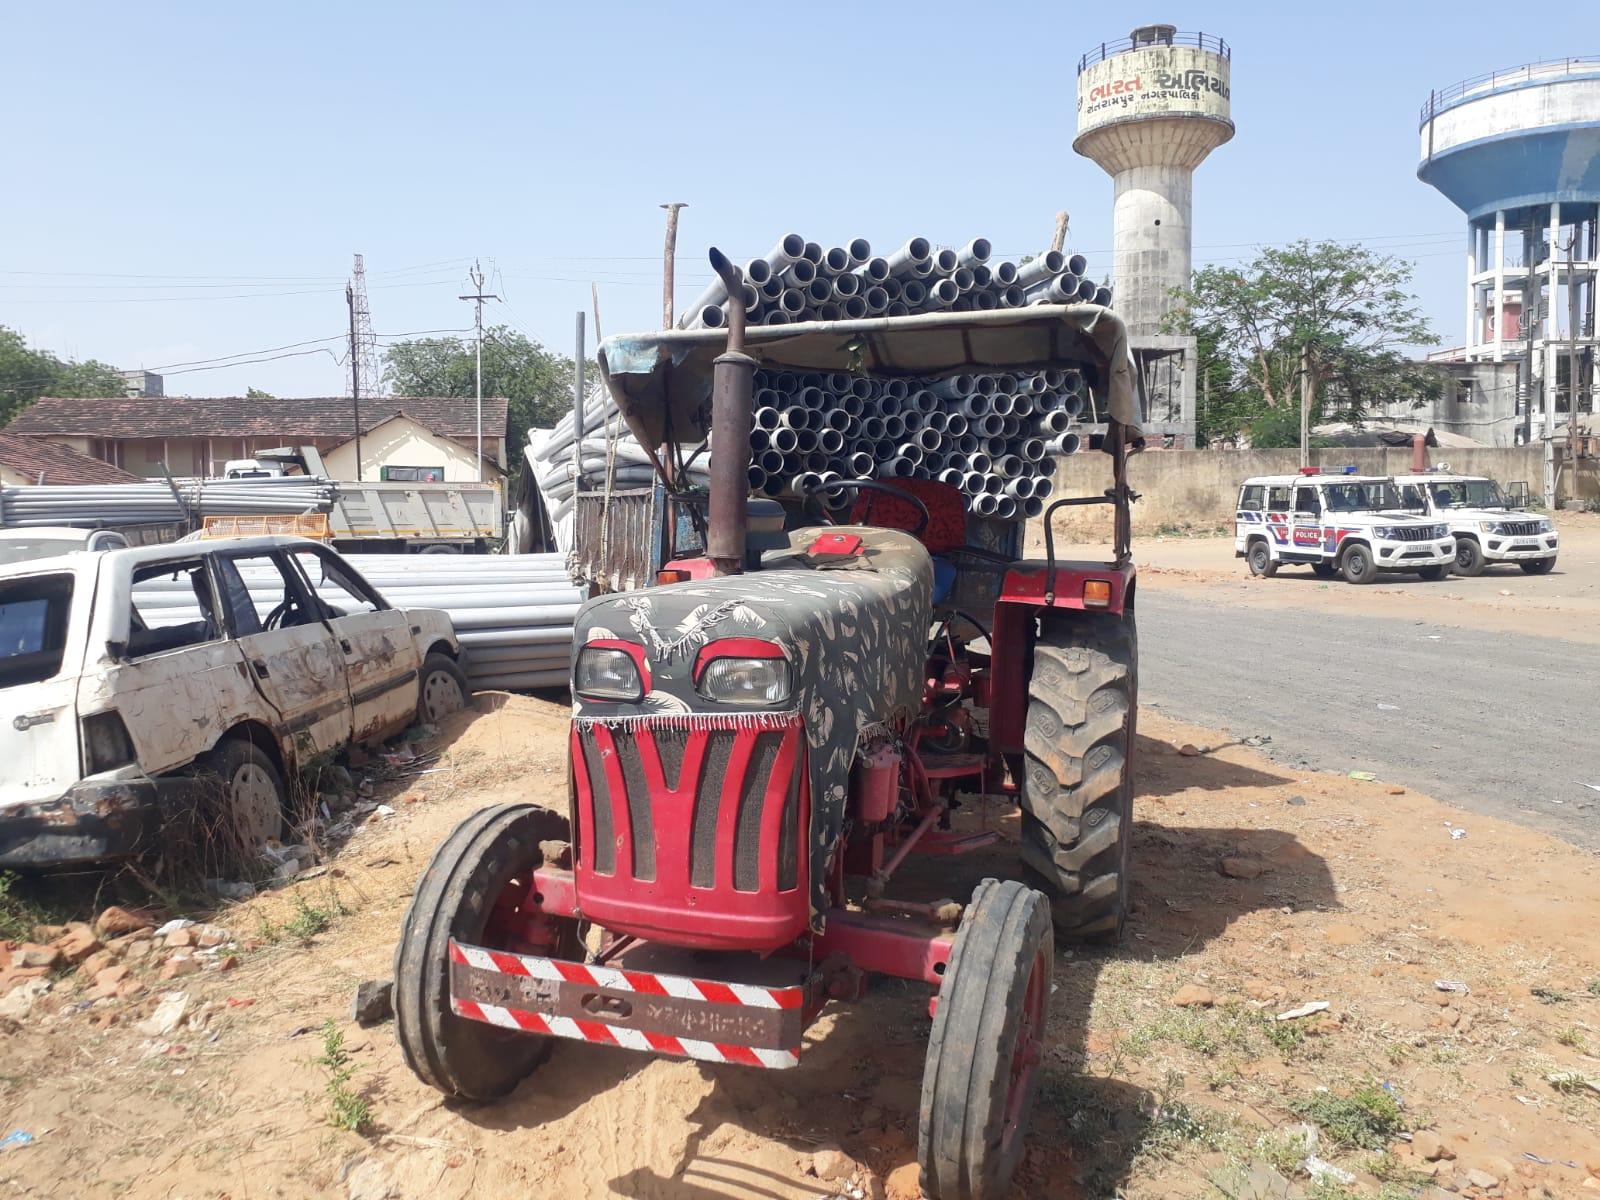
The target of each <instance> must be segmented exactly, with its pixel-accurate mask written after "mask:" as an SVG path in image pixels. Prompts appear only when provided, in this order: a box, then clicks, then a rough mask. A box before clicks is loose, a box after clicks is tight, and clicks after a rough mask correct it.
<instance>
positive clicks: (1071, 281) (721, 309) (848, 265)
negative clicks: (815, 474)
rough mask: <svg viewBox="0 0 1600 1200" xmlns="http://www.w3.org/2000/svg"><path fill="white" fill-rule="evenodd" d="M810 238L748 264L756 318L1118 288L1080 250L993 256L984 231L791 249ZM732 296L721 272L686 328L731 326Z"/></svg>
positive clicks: (1069, 298) (1001, 301)
mask: <svg viewBox="0 0 1600 1200" xmlns="http://www.w3.org/2000/svg"><path fill="white" fill-rule="evenodd" d="M811 244H812V243H807V242H806V241H805V240H804V239H803V238H801V237H800V236H799V235H798V234H793V233H791V234H786V235H784V237H782V238H780V239H779V241H778V245H777V246H776V247H774V249H773V251H772V253H771V254H769V255H768V256H767V257H766V258H765V259H759V258H758V259H752V260H751V261H750V262H749V263H746V264H745V271H746V275H747V278H748V284H749V286H748V290H747V291H746V293H745V294H744V295H743V296H741V297H739V301H740V306H741V307H742V308H744V310H745V319H746V320H747V321H749V322H750V323H751V324H752V325H790V324H794V323H797V322H800V321H839V320H854V319H859V318H861V317H866V316H891V317H903V316H907V315H909V314H911V313H928V312H940V311H946V310H947V311H950V312H972V311H985V310H988V309H993V308H1021V307H1023V306H1024V305H1028V304H1099V305H1101V306H1102V307H1109V306H1110V304H1111V288H1110V287H1109V286H1107V285H1104V284H1097V283H1095V281H1094V280H1092V279H1089V278H1087V277H1086V276H1085V275H1084V271H1085V270H1087V268H1088V265H1089V264H1088V260H1087V259H1086V258H1084V256H1083V255H1081V254H1064V253H1062V252H1061V251H1059V250H1047V251H1045V252H1044V253H1043V254H1040V255H1037V256H1035V257H1033V258H1030V259H1028V260H1027V261H1026V262H1024V263H1021V264H1020V265H1019V264H1017V263H1012V262H1004V261H991V260H990V245H989V240H988V239H987V238H981V237H979V238H973V239H972V240H971V241H969V242H968V243H967V244H966V245H964V246H962V247H961V248H960V249H959V250H955V249H949V248H941V247H936V246H934V245H933V244H932V243H931V242H929V241H928V239H927V238H922V237H914V238H908V239H907V240H906V242H905V244H904V245H903V246H901V247H900V248H899V249H898V250H896V251H894V253H892V254H890V255H889V256H888V257H887V258H873V257H872V248H871V247H870V246H869V245H868V244H867V241H866V239H865V238H856V239H854V240H853V241H851V242H850V244H849V246H848V248H845V247H836V248H834V249H832V250H828V251H825V252H823V253H822V254H821V255H820V256H819V257H817V258H816V259H814V260H813V259H811V258H809V257H805V256H802V255H795V256H790V255H788V254H787V250H791V249H793V248H794V247H795V246H797V245H798V246H809V245H811ZM858 252H859V255H858ZM752 268H754V270H752ZM769 272H770V273H769ZM756 275H760V276H761V278H759V279H757V278H756ZM773 283H777V286H776V287H774V286H772V285H773ZM731 303H732V302H731V300H730V299H729V297H728V292H727V289H726V288H724V287H723V286H722V283H721V281H720V280H716V281H713V282H712V284H711V285H710V286H709V287H707V288H706V290H705V291H704V292H703V293H702V294H701V295H700V296H699V297H698V298H697V299H696V300H695V302H694V303H693V304H691V305H690V306H689V307H688V308H687V309H685V310H684V313H683V315H682V317H680V318H679V320H678V328H680V329H722V328H725V327H726V326H727V324H728V315H729V306H730V304H731Z"/></svg>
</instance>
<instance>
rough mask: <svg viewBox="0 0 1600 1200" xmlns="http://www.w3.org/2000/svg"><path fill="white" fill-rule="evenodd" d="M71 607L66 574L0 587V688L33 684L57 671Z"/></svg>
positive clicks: (16, 581)
mask: <svg viewBox="0 0 1600 1200" xmlns="http://www.w3.org/2000/svg"><path fill="white" fill-rule="evenodd" d="M71 606H72V576H71V575H41V576H37V577H35V578H32V579H13V580H10V581H8V582H6V583H0V687H15V686H16V685H18V684H22V683H38V682H39V681H40V680H44V679H50V678H53V677H54V676H55V674H56V673H57V672H58V671H60V670H61V655H62V652H63V651H64V650H65V649H66V645H67V613H68V610H69V609H70V608H71Z"/></svg>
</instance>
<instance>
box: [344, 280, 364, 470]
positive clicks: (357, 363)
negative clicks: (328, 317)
mask: <svg viewBox="0 0 1600 1200" xmlns="http://www.w3.org/2000/svg"><path fill="white" fill-rule="evenodd" d="M344 303H345V307H346V308H348V309H349V310H350V407H351V408H352V409H354V410H355V412H354V415H355V422H356V479H357V481H359V480H360V479H361V355H360V353H359V351H358V349H357V346H356V289H355V287H354V285H352V284H348V283H347V284H345V285H344Z"/></svg>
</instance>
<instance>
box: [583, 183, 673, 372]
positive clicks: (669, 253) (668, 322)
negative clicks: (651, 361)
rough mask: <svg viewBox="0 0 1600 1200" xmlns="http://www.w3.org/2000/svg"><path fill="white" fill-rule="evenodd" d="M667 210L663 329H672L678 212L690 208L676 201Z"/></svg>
mask: <svg viewBox="0 0 1600 1200" xmlns="http://www.w3.org/2000/svg"><path fill="white" fill-rule="evenodd" d="M661 207H662V208H664V209H666V210H667V244H666V247H665V249H663V250H662V252H661V328H663V329H671V328H672V318H673V297H672V290H673V287H674V286H675V284H676V279H675V278H674V276H675V274H676V267H677V263H678V210H679V209H680V208H688V207H689V206H688V205H687V204H685V203H684V202H683V201H681V200H674V201H673V202H672V203H670V204H663V205H662V206H661ZM599 337H600V334H599V326H598V325H597V326H596V332H595V338H596V339H597V340H598V339H599Z"/></svg>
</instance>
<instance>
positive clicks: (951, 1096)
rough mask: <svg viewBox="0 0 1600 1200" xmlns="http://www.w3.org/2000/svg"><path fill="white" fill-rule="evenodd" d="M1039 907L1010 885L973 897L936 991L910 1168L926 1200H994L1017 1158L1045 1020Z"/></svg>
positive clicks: (1044, 925) (1045, 911)
mask: <svg viewBox="0 0 1600 1200" xmlns="http://www.w3.org/2000/svg"><path fill="white" fill-rule="evenodd" d="M1054 965H1055V950H1054V947H1053V946H1052V944H1051V938H1050V909H1049V906H1048V905H1047V903H1046V901H1045V898H1044V897H1043V896H1041V895H1040V894H1039V893H1038V892H1036V891H1034V890H1033V889H1032V888H1028V887H1024V886H1023V885H1022V884H1020V883H1017V882H1016V881H1014V880H1007V881H1006V882H1004V883H1000V882H997V881H996V880H993V879H985V880H984V881H983V882H982V883H980V884H979V885H978V888H977V890H976V891H975V892H973V893H972V901H971V903H970V904H968V905H967V910H966V912H965V913H964V914H963V915H962V918H961V927H960V928H959V929H958V930H957V931H956V937H955V942H954V943H953V944H952V946H951V948H950V961H949V963H948V964H947V966H946V967H945V972H944V978H943V980H942V981H941V983H940V985H939V1004H938V1007H937V1008H936V1009H935V1010H934V1014H933V1032H932V1034H931V1035H930V1036H929V1039H928V1059H927V1064H926V1066H925V1067H924V1068H923V1072H922V1105H921V1110H920V1113H919V1116H918V1122H917V1126H918V1127H917V1162H918V1165H919V1166H920V1168H921V1172H922V1191H923V1194H924V1195H926V1196H928V1197H930V1198H931V1200H997V1198H998V1197H1000V1196H1004V1195H1006V1194H1007V1193H1008V1190H1009V1189H1010V1186H1011V1177H1012V1175H1013V1174H1014V1173H1015V1172H1016V1169H1017V1162H1018V1160H1019V1159H1020V1158H1021V1157H1022V1138H1023V1133H1024V1131H1025V1130H1026V1129H1027V1126H1028V1114H1029V1112H1030V1110H1031V1109H1032V1107H1033V1095H1034V1091H1035V1089H1036V1086H1037V1083H1038V1074H1039V1073H1038V1065H1039V1058H1040V1054H1041V1052H1042V1049H1043V1044H1044V1031H1045V1022H1046V1020H1047V1019H1048V1017H1049V1015H1050V975H1051V971H1052V969H1053V967H1054Z"/></svg>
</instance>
